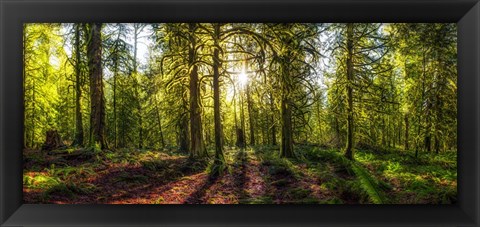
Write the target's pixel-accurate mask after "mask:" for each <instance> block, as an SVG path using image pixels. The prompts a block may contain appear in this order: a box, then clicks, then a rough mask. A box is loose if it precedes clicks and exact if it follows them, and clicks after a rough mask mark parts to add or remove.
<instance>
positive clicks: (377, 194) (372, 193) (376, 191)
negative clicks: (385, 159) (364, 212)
mask: <svg viewBox="0 0 480 227" xmlns="http://www.w3.org/2000/svg"><path fill="white" fill-rule="evenodd" d="M352 169H353V171H354V172H355V175H356V176H357V178H358V180H359V181H360V182H361V186H362V188H363V189H364V190H365V192H367V193H368V196H369V198H370V199H371V201H372V202H373V203H375V204H386V203H387V200H386V198H385V196H384V195H382V192H381V190H380V188H379V187H378V185H377V183H376V180H375V179H374V178H373V177H372V176H371V175H370V173H368V172H367V171H366V170H365V169H364V168H363V167H361V166H360V165H359V164H357V163H353V162H352Z"/></svg>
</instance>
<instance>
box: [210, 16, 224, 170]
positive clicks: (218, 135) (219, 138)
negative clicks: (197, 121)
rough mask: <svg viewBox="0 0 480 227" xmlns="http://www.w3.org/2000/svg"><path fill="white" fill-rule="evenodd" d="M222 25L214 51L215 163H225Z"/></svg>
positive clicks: (215, 29) (215, 26)
mask: <svg viewBox="0 0 480 227" xmlns="http://www.w3.org/2000/svg"><path fill="white" fill-rule="evenodd" d="M220 29H221V27H220V24H218V23H216V24H214V37H213V38H214V45H215V49H214V50H213V59H212V60H213V115H214V128H215V162H217V164H220V163H224V162H225V160H224V157H223V130H222V119H221V116H220V113H221V111H220V72H219V68H220V67H221V65H220V54H219V53H220V50H219V48H220Z"/></svg>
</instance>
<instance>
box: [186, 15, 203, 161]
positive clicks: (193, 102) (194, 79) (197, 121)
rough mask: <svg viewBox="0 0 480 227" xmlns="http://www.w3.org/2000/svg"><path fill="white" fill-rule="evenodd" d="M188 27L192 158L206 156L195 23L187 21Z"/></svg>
mask: <svg viewBox="0 0 480 227" xmlns="http://www.w3.org/2000/svg"><path fill="white" fill-rule="evenodd" d="M188 27H189V31H190V34H189V35H190V45H189V50H188V57H189V68H190V139H191V141H190V156H191V157H192V158H193V157H203V156H206V155H207V151H206V149H205V147H204V144H203V130H202V109H201V108H200V88H199V86H198V85H199V78H198V66H197V65H196V63H195V60H196V54H195V49H196V47H197V45H196V42H197V38H196V37H195V36H196V35H195V30H196V25H195V24H194V23H189V24H188Z"/></svg>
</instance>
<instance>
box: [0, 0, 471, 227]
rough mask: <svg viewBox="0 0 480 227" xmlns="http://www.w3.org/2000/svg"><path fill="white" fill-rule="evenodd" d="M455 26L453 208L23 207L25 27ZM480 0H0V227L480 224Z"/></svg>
mask: <svg viewBox="0 0 480 227" xmlns="http://www.w3.org/2000/svg"><path fill="white" fill-rule="evenodd" d="M93 21H101V22H191V21H195V22H455V23H457V24H458V73H459V76H458V152H459V153H458V202H457V203H456V204H453V205H40V204H39V205H33V204H22V187H23V185H22V147H21V146H22V139H23V91H22V77H21V76H20V75H21V73H22V69H23V66H22V48H23V47H22V25H23V23H25V22H93ZM479 65H480V3H479V1H478V0H416V1H414V0H336V1H333V0H299V1H293V0H288V1H287V0H257V1H253V0H244V1H240V0H230V1H227V0H177V1H174V0H139V1H134V0H124V1H121V0H120V1H109V0H97V1H94V0H63V1H60V0H37V1H33V0H22V1H17V0H0V100H1V101H0V225H2V226H34V225H35V226H147V225H148V226H156V225H158V226H351V225H352V226H355V225H361V226H407V225H408V226H480V224H479V223H480V219H479V213H480V212H479V207H480V200H479V199H480V196H479V193H480V183H479V182H480V181H479V173H480V171H479V166H480V160H479V157H480V156H479V145H480V144H479V141H480V140H479V139H480V137H479V130H480V125H479V123H480V121H479V117H480V67H479Z"/></svg>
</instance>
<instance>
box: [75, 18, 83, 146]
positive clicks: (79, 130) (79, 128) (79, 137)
mask: <svg viewBox="0 0 480 227" xmlns="http://www.w3.org/2000/svg"><path fill="white" fill-rule="evenodd" d="M74 45H75V139H74V141H73V145H79V146H82V145H83V121H82V106H81V99H82V86H81V84H82V83H81V82H80V81H81V75H80V74H81V71H80V24H76V25H75V44H74Z"/></svg>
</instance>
